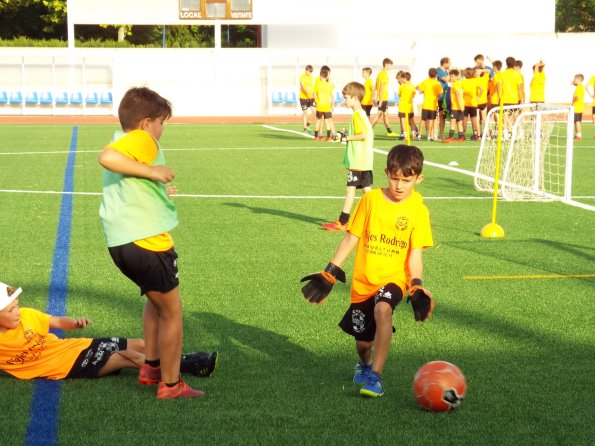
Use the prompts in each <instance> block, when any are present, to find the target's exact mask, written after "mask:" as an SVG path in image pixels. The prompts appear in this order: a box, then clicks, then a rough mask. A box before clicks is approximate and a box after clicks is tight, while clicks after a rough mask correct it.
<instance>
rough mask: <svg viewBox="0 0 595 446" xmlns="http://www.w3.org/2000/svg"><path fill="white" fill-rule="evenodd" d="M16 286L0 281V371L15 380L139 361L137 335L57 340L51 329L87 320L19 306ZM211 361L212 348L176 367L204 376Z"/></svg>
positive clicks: (104, 371) (82, 374)
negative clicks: (134, 337)
mask: <svg viewBox="0 0 595 446" xmlns="http://www.w3.org/2000/svg"><path fill="white" fill-rule="evenodd" d="M21 291H22V290H21V288H18V289H15V288H13V287H10V286H8V285H6V284H4V283H0V370H3V371H5V372H7V373H10V374H11V375H13V376H15V377H16V378H20V379H33V378H47V379H62V378H99V377H102V376H107V375H111V374H114V373H118V372H119V371H120V370H121V369H125V368H134V369H138V368H139V367H140V366H141V365H142V364H143V363H144V361H145V355H144V348H145V342H144V341H143V340H142V339H125V338H116V337H114V338H96V339H92V338H66V339H61V338H59V337H58V336H56V335H55V334H53V333H50V332H49V330H50V329H51V328H53V329H60V330H76V329H80V328H85V327H88V326H89V325H91V320H89V319H87V318H86V317H80V318H76V319H75V318H72V317H68V316H60V317H58V316H51V315H49V314H45V313H42V312H40V311H37V310H34V309H32V308H21V307H20V306H19V299H18V297H19V295H20V294H21ZM216 365H217V352H212V353H210V354H208V353H204V352H197V353H191V354H189V355H183V356H182V357H181V361H180V371H181V372H184V373H191V374H193V375H196V376H201V377H207V376H210V375H211V373H213V371H214V370H215V367H216Z"/></svg>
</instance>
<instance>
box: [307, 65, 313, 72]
mask: <svg viewBox="0 0 595 446" xmlns="http://www.w3.org/2000/svg"><path fill="white" fill-rule="evenodd" d="M306 71H314V67H313V66H312V65H306Z"/></svg>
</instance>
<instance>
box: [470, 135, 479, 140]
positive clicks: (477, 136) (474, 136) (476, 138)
mask: <svg viewBox="0 0 595 446" xmlns="http://www.w3.org/2000/svg"><path fill="white" fill-rule="evenodd" d="M479 139H480V138H479V135H473V136H472V137H471V141H479Z"/></svg>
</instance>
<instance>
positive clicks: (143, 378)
mask: <svg viewBox="0 0 595 446" xmlns="http://www.w3.org/2000/svg"><path fill="white" fill-rule="evenodd" d="M159 381H161V367H151V366H150V365H149V364H143V365H141V366H140V369H139V371H138V382H139V383H141V384H145V385H147V386H154V385H157V384H159Z"/></svg>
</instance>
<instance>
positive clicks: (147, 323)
mask: <svg viewBox="0 0 595 446" xmlns="http://www.w3.org/2000/svg"><path fill="white" fill-rule="evenodd" d="M147 297H148V296H147ZM143 337H144V340H145V350H144V352H145V355H146V359H148V360H151V361H154V360H157V359H160V356H159V343H158V340H159V314H158V313H157V310H156V308H155V306H154V305H153V303H152V302H151V300H150V299H147V301H146V302H145V309H144V312H143Z"/></svg>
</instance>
